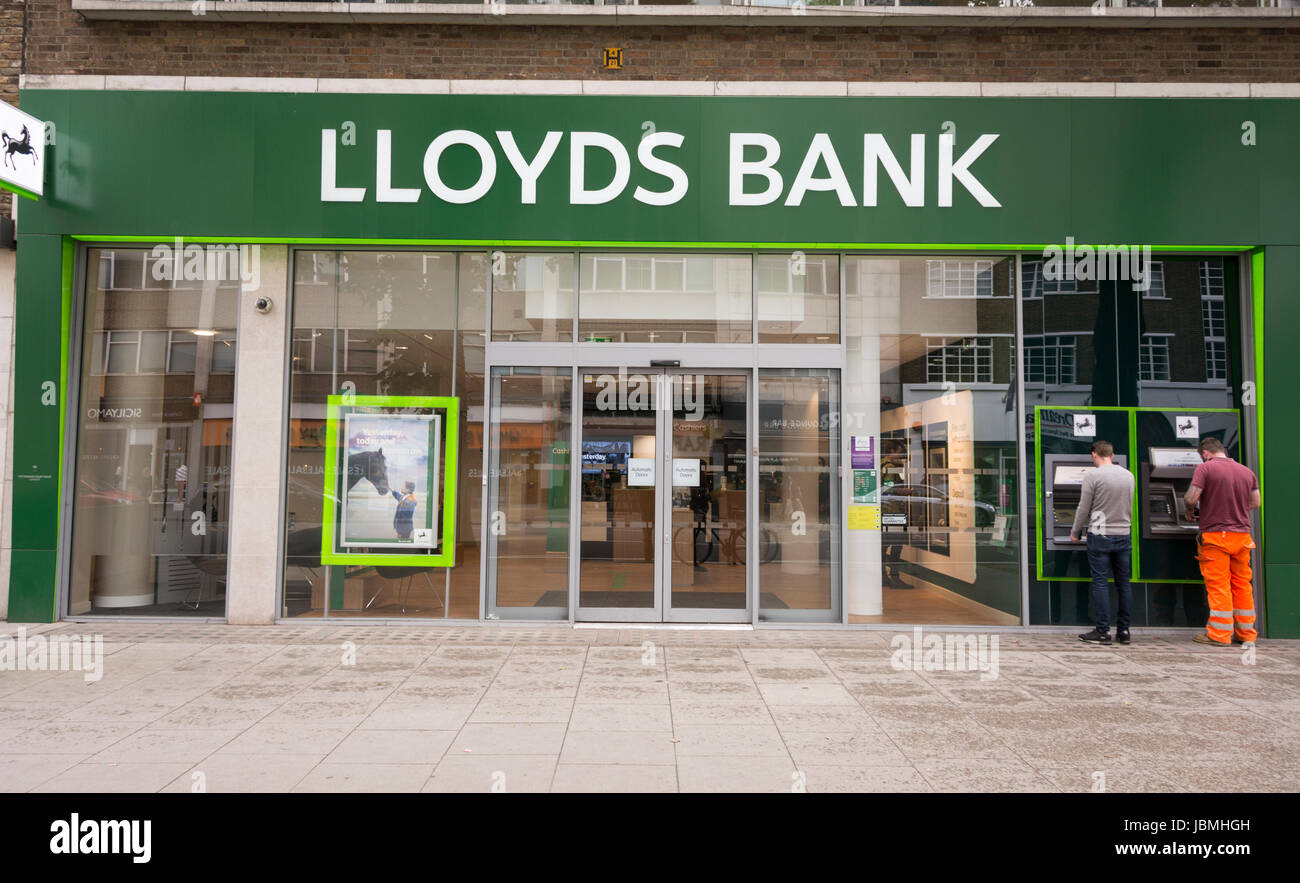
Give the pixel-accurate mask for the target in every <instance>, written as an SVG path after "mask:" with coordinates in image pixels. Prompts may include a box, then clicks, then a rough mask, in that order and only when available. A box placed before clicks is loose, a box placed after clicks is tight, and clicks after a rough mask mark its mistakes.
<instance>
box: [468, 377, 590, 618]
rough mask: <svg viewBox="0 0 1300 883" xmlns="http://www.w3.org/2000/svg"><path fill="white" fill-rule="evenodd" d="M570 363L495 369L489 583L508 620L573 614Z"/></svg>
mask: <svg viewBox="0 0 1300 883" xmlns="http://www.w3.org/2000/svg"><path fill="white" fill-rule="evenodd" d="M570 375H571V371H570V369H568V368H494V369H493V371H492V405H491V418H492V419H491V424H490V426H489V429H488V431H489V433H490V434H491V435H490V437H491V439H492V444H491V447H490V454H489V456H490V457H491V458H492V459H491V461H490V463H491V465H490V467H489V484H488V486H489V492H488V493H489V500H488V508H489V511H490V512H491V513H492V514H491V519H490V523H491V530H490V531H489V534H488V540H489V542H490V544H491V545H490V553H489V555H488V585H489V586H491V587H493V594H492V599H493V602H494V603H493V604H491V609H492V610H493V611H494V612H495V613H496V615H498V616H501V617H502V618H503V619H504V618H520V619H524V618H527V619H531V618H550V619H564V618H566V617H567V616H568V615H569V450H570V447H571V444H572V439H571V435H570V432H571V428H572V419H573V418H572V414H573V402H572V397H573V392H572V386H573V382H572V378H571V376H570Z"/></svg>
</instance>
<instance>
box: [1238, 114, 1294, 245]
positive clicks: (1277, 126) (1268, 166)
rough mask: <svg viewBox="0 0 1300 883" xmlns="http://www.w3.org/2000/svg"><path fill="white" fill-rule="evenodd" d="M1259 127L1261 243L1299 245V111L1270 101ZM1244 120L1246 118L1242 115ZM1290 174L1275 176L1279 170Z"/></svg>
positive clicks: (1257, 131) (1257, 134) (1257, 147)
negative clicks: (1263, 171)
mask: <svg viewBox="0 0 1300 883" xmlns="http://www.w3.org/2000/svg"><path fill="white" fill-rule="evenodd" d="M1257 103H1259V104H1262V105H1263V108H1262V109H1261V112H1260V117H1261V119H1260V120H1258V121H1257V122H1258V126H1257V127H1256V136H1257V138H1256V146H1255V148H1254V149H1255V150H1258V151H1259V158H1258V162H1259V163H1260V167H1261V168H1262V169H1264V170H1266V172H1265V173H1264V174H1261V175H1260V193H1259V202H1260V218H1261V224H1260V229H1261V231H1262V232H1263V237H1262V238H1261V240H1260V242H1261V243H1266V244H1272V243H1288V244H1291V245H1295V244H1296V243H1300V211H1298V210H1297V206H1300V173H1297V169H1300V160H1297V155H1298V154H1300V111H1297V110H1296V108H1295V102H1286V101H1267V102H1257ZM1243 116H1244V114H1243ZM1287 169H1289V170H1290V172H1291V173H1290V174H1286V173H1285V172H1284V173H1283V174H1276V172H1277V171H1279V170H1287Z"/></svg>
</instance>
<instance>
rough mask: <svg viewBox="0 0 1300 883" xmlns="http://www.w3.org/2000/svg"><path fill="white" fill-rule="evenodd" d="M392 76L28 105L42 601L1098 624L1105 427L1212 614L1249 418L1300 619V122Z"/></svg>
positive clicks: (23, 318)
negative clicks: (386, 84)
mask: <svg viewBox="0 0 1300 883" xmlns="http://www.w3.org/2000/svg"><path fill="white" fill-rule="evenodd" d="M213 82H214V83H217V84H218V86H219V84H220V83H221V81H219V80H217V81H213ZM46 85H49V84H46ZM70 85H78V84H77V83H72V84H70ZM443 85H444V87H445V85H446V84H443ZM453 85H457V84H453ZM379 86H382V84H378V85H376V84H374V83H371V84H369V86H368V87H367V90H366V91H364V92H363V91H356V92H350V93H346V94H341V93H325V92H318V91H311V92H288V91H260V92H259V91H235V86H233V85H232V86H230V87H229V91H161V90H160V91H149V90H132V91H113V90H103V89H94V90H88V89H73V88H69V89H59V88H40V89H33V88H28V89H24V90H23V91H22V94H21V106H22V108H23V110H24V111H25V112H27V113H30V114H32V115H34V116H36V117H37V118H38V119H42V120H46V121H48V123H49V126H50V130H51V135H50V136H49V137H48V138H47V140H48V141H49V142H50V143H49V144H48V145H47V146H46V150H47V156H46V162H47V172H46V179H45V184H44V193H43V195H42V196H41V197H40V198H39V199H37V200H35V201H33V200H30V199H24V200H22V204H21V205H20V207H19V211H18V221H17V224H18V226H17V230H18V237H17V238H18V260H17V283H16V285H17V306H16V319H15V322H16V331H15V340H16V344H15V363H14V369H13V371H14V378H13V383H14V393H13V401H14V421H13V429H12V451H13V492H12V495H11V498H10V499H11V511H10V512H9V513H7V517H9V518H10V519H11V523H12V550H11V553H10V561H11V565H10V577H9V585H8V587H7V590H8V613H9V619H10V620H11V621H13V622H49V621H54V620H59V619H65V618H72V619H81V618H94V617H166V618H170V619H175V618H177V617H191V618H193V617H198V618H206V619H217V620H222V619H224V620H228V621H230V622H236V623H273V622H277V621H295V620H303V619H306V620H314V619H324V620H329V619H339V620H346V621H347V622H350V623H352V622H361V621H367V620H390V619H410V620H414V621H423V620H427V619H457V620H461V621H477V622H483V623H491V622H498V621H500V622H507V621H511V620H516V621H518V620H524V621H532V622H558V623H569V622H591V621H594V622H638V623H649V622H689V623H736V624H744V623H751V624H754V625H779V624H788V623H833V624H842V625H847V626H854V625H862V626H869V625H877V624H888V625H910V624H936V625H951V626H969V627H972V628H985V627H1023V626H1050V625H1057V626H1063V627H1064V626H1070V627H1073V626H1078V625H1084V624H1087V623H1089V622H1091V618H1092V612H1091V609H1090V604H1091V601H1090V598H1089V585H1088V581H1087V578H1088V573H1087V564H1086V558H1085V555H1084V552H1083V550H1082V546H1081V545H1079V544H1076V543H1072V542H1071V541H1070V540H1069V536H1068V533H1069V531H1068V525H1069V521H1071V520H1072V516H1073V504H1072V501H1073V500H1074V499H1076V498H1077V489H1078V482H1079V480H1080V478H1081V475H1082V470H1083V469H1086V468H1087V467H1088V466H1089V465H1090V461H1089V460H1088V458H1087V452H1088V450H1089V445H1090V444H1091V442H1092V441H1094V440H1095V439H1099V438H1104V439H1106V440H1109V441H1111V442H1112V443H1113V444H1114V445H1115V448H1116V451H1117V453H1118V454H1119V455H1120V456H1121V457H1122V459H1123V463H1124V465H1125V466H1126V467H1127V468H1129V469H1130V470H1131V471H1132V472H1133V473H1134V476H1135V478H1136V479H1137V485H1138V495H1137V500H1136V501H1135V504H1134V517H1133V524H1132V537H1133V545H1134V569H1135V572H1134V588H1135V604H1134V607H1135V610H1134V625H1135V626H1136V627H1152V628H1154V627H1173V628H1188V629H1193V628H1198V627H1201V626H1203V625H1204V622H1205V618H1206V615H1207V609H1206V604H1205V593H1204V589H1203V586H1202V584H1201V582H1200V580H1199V575H1198V572H1197V570H1196V563H1195V560H1194V557H1193V556H1194V548H1195V533H1196V525H1195V520H1194V518H1193V517H1192V515H1190V514H1189V513H1187V512H1186V511H1185V509H1184V507H1183V504H1182V492H1183V491H1184V490H1185V488H1186V483H1187V480H1188V479H1189V477H1190V471H1191V469H1192V468H1193V467H1194V465H1195V462H1196V459H1195V453H1194V451H1195V446H1196V444H1197V442H1198V440H1199V439H1200V438H1203V437H1206V436H1214V437H1216V438H1219V439H1221V440H1222V441H1223V442H1224V443H1225V445H1227V446H1228V448H1229V451H1230V455H1231V456H1233V457H1235V458H1237V459H1239V460H1241V461H1242V462H1244V463H1246V464H1248V465H1250V466H1251V467H1252V468H1253V469H1255V470H1257V471H1258V473H1259V474H1260V476H1261V482H1262V486H1263V489H1264V491H1263V497H1264V509H1263V511H1262V512H1261V513H1260V514H1259V516H1258V518H1259V520H1258V522H1257V524H1256V529H1257V531H1258V537H1257V540H1258V542H1257V546H1258V551H1257V553H1256V556H1255V587H1256V593H1257V595H1256V598H1257V602H1256V604H1257V608H1258V609H1259V610H1260V619H1261V621H1262V623H1263V627H1262V631H1263V634H1264V635H1265V636H1266V637H1300V557H1297V556H1300V551H1298V549H1300V546H1297V544H1296V543H1293V542H1289V541H1287V539H1286V531H1288V530H1289V526H1290V525H1292V524H1293V523H1295V522H1296V521H1297V520H1298V519H1300V461H1298V460H1297V459H1296V456H1295V450H1296V445H1295V443H1294V439H1295V438H1296V437H1297V433H1300V392H1298V391H1297V386H1296V384H1295V383H1294V382H1293V378H1292V376H1291V375H1292V374H1293V370H1292V367H1291V361H1292V360H1291V358H1290V353H1291V352H1292V344H1291V336H1292V333H1293V329H1295V328H1297V327H1300V282H1298V281H1297V280H1300V210H1297V206H1300V164H1297V163H1296V161H1295V158H1296V156H1297V155H1300V101H1297V100H1295V99H1287V98H1244V97H1243V98H1212V97H1205V98H1196V97H1186V98H1115V97H1108V98H1092V97H1059V98H1030V97H1026V98H975V97H939V96H936V97H902V96H899V97H887V96H877V97H849V96H848V95H847V94H846V95H841V96H837V97H812V96H795V95H789V94H785V95H778V94H773V95H761V94H755V95H748V96H745V97H722V96H720V95H719V94H709V95H682V94H670V93H668V92H667V91H661V90H660V88H659V87H657V86H656V85H655V84H644V85H643V86H637V85H636V84H632V85H631V86H629V87H628V94H623V95H617V96H614V95H607V96H600V95H582V94H558V93H557V94H499V92H500V88H499V84H497V86H495V87H494V88H493V89H488V88H484V89H483V90H482V92H481V94H474V93H475V90H474V88H473V84H458V88H457V89H454V90H452V91H451V92H447V91H446V90H445V89H444V91H443V92H442V93H441V94H434V93H432V92H431V93H429V94H413V93H402V94H399V93H397V92H396V91H394V92H386V91H385V90H384V89H383V88H379ZM213 88H217V87H213ZM242 88H247V85H246V84H245V86H244V87H242ZM267 88H272V87H267ZM717 91H720V90H715V92H717ZM1266 395H1267V398H1266ZM1265 402H1267V403H1268V405H1269V407H1268V411H1267V419H1265Z"/></svg>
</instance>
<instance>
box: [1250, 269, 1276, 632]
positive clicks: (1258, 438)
mask: <svg viewBox="0 0 1300 883" xmlns="http://www.w3.org/2000/svg"><path fill="white" fill-rule="evenodd" d="M1250 309H1251V317H1252V319H1251V332H1252V335H1253V337H1254V338H1255V340H1254V343H1255V371H1254V376H1253V378H1252V379H1253V380H1254V381H1255V459H1256V462H1257V465H1258V467H1259V488H1260V491H1263V489H1264V249H1262V248H1257V249H1255V250H1254V251H1252V252H1251V253H1250ZM1267 504H1268V501H1267V500H1265V499H1264V494H1263V493H1261V494H1260V495H1259V539H1260V545H1263V544H1264V507H1265V506H1266V505H1267ZM1259 565H1260V567H1259V569H1260V571H1261V572H1260V578H1261V580H1265V581H1266V579H1267V577H1266V574H1267V572H1268V568H1267V567H1266V559H1265V558H1264V551H1263V550H1261V551H1260V553H1259ZM1257 595H1258V597H1257V598H1255V606H1256V607H1257V608H1258V615H1257V616H1256V617H1255V621H1256V622H1258V623H1260V624H1261V625H1262V626H1263V627H1264V631H1263V634H1265V635H1266V636H1267V637H1272V635H1271V634H1269V632H1270V630H1269V617H1268V592H1267V590H1265V591H1261V592H1258V593H1257Z"/></svg>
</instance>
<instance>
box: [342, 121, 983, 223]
mask: <svg viewBox="0 0 1300 883" xmlns="http://www.w3.org/2000/svg"><path fill="white" fill-rule="evenodd" d="M492 134H493V135H494V136H495V138H496V145H493V143H492V142H491V141H489V139H488V138H487V137H485V136H484V135H481V134H479V133H477V132H472V131H469V130H466V129H454V130H450V131H446V132H442V133H440V134H438V135H437V136H435V137H434V139H433V140H432V141H431V142H429V144H428V146H427V148H426V149H425V152H424V161H423V174H424V180H425V184H426V186H427V187H428V189H429V191H430V192H431V193H433V195H434V196H435V197H437V198H438V199H440V200H442V201H443V202H447V203H451V204H454V205H466V204H470V203H474V202H477V201H478V200H480V199H482V198H483V197H484V196H486V195H487V194H488V193H489V192H491V190H492V188H493V187H494V186H495V184H496V181H497V168H498V165H499V157H498V154H497V151H498V149H499V150H500V152H501V155H502V156H504V158H505V161H506V163H508V164H509V166H510V168H511V170H512V171H513V172H514V173H515V177H517V178H518V180H519V184H520V187H519V203H520V204H521V205H536V204H537V199H538V196H537V191H538V185H539V182H540V181H541V178H542V176H543V175H544V174H546V173H547V170H548V169H550V168H551V166H552V160H553V159H554V158H555V154H556V153H557V152H558V151H559V149H560V145H561V143H562V142H563V141H564V138H565V133H564V132H559V131H548V132H546V133H545V134H544V136H543V138H542V142H541V144H540V145H539V146H538V147H537V148H536V149H535V151H534V152H533V154H532V156H531V158H530V157H527V156H525V155H524V150H523V149H522V148H521V147H520V146H519V143H518V140H517V138H516V135H515V133H514V132H512V131H509V130H504V129H503V130H496V131H494V132H493V133H492ZM399 137H400V136H398V135H396V134H395V133H394V130H392V129H378V130H376V132H375V167H374V173H375V174H374V180H375V200H376V201H377V202H381V203H387V202H399V203H412V202H418V201H419V200H420V196H421V194H422V190H421V188H419V187H398V186H395V185H394V183H393V177H394V168H393V150H394V140H395V139H396V138H399ZM907 137H908V140H909V152H908V154H907V156H906V160H907V165H906V168H904V164H903V161H902V159H901V158H900V155H899V154H896V153H895V152H894V149H893V148H892V147H891V146H890V144H889V141H888V140H887V139H886V138H885V136H884V135H883V134H881V133H879V132H866V133H864V134H863V135H862V181H861V186H862V193H861V198H862V201H861V203H860V205H862V206H865V207H867V208H873V207H876V206H878V205H879V204H880V185H879V178H880V172H881V170H882V169H883V170H884V172H885V175H887V176H888V178H889V182H890V184H891V185H892V186H893V189H894V190H895V192H897V194H898V197H899V199H901V200H902V202H903V205H905V206H908V207H911V208H924V207H925V205H926V198H927V188H926V158H927V152H926V151H927V147H928V145H930V144H932V143H936V142H931V141H930V140H928V139H927V137H926V135H925V134H923V133H918V132H912V133H908V135H907ZM999 137H1001V136H1000V135H997V134H989V133H986V134H982V135H980V136H979V137H977V138H976V139H975V141H974V143H972V144H970V145H969V146H968V147H966V148H965V149H964V150H963V151H962V152H961V154H960V155H956V154H957V136H956V131H955V128H953V129H952V130H951V131H945V132H944V133H943V134H941V135H939V138H938V141H937V146H936V148H935V150H936V154H935V156H934V160H933V162H934V167H935V168H937V170H938V187H937V192H938V201H937V206H938V207H939V208H951V207H952V205H953V200H954V196H953V190H954V187H953V183H954V182H956V183H957V184H960V185H961V187H962V188H963V189H965V190H966V192H967V193H968V194H969V195H970V196H971V197H973V198H974V199H975V201H976V202H977V203H979V204H980V205H981V206H983V207H985V208H999V207H1001V205H1002V203H1001V202H999V201H998V199H997V198H996V197H995V196H994V195H993V194H992V193H991V192H990V191H989V189H988V188H987V187H985V186H984V184H983V183H982V182H981V181H980V180H979V178H978V177H977V176H976V174H975V172H974V166H975V163H976V161H977V160H978V159H979V158H980V157H981V156H983V155H984V154H985V153H986V152H987V151H988V149H989V148H990V147H991V146H992V145H993V143H994V142H995V141H997V140H998V138H999ZM568 140H569V190H568V202H569V204H570V205H604V204H607V203H609V202H612V201H614V200H615V199H618V198H619V197H620V196H623V195H624V194H625V193H626V192H627V190H628V188H629V186H630V184H631V181H632V172H633V168H632V165H633V157H632V154H631V152H630V151H629V149H628V147H627V145H625V144H624V143H623V142H622V140H620V139H619V138H618V137H616V136H614V135H611V134H609V133H607V132H569V133H568ZM338 141H339V135H338V130H337V129H322V130H321V201H322V202H363V201H364V200H365V198H366V193H367V188H365V187H354V186H344V185H343V184H342V183H340V182H339V180H338V168H337V165H338V162H337V156H338ZM685 144H686V136H685V135H683V134H681V133H680V132H668V131H658V130H653V131H649V132H647V133H644V134H643V135H642V137H641V138H640V139H639V141H638V144H637V149H636V157H635V162H636V163H637V165H639V167H640V168H641V169H642V170H643V171H644V172H648V173H650V174H651V175H655V176H658V177H660V178H663V179H664V180H665V181H667V183H668V185H669V186H668V189H666V190H652V189H650V188H649V187H646V186H643V185H638V186H636V187H635V188H634V189H633V190H632V194H631V195H632V198H633V199H635V200H636V201H638V202H641V203H644V204H646V205H651V206H668V205H674V204H676V203H678V202H681V200H682V199H683V198H684V197H685V196H686V194H687V193H688V192H689V190H690V184H691V182H690V177H689V176H688V175H687V173H686V171H685V169H683V168H682V166H681V165H678V164H677V163H676V162H673V161H672V160H670V159H669V157H668V155H666V152H667V151H669V150H681V149H682V148H683V147H684V146H685ZM411 146H412V147H413V146H414V145H411ZM452 147H468V148H470V149H471V150H473V151H474V152H475V153H476V154H477V159H478V176H477V178H476V179H475V182H474V184H473V185H471V186H469V187H465V188H454V187H450V186H448V185H447V183H446V182H445V181H444V179H443V176H442V167H441V162H442V158H443V153H444V152H446V151H447V150H448V149H449V148H452ZM844 147H845V145H843V144H841V145H840V147H839V148H837V147H836V145H835V143H834V141H833V140H832V138H831V136H830V135H829V134H827V133H825V132H817V133H814V134H813V135H812V136H811V137H810V139H809V141H808V144H807V146H806V148H804V149H803V155H802V159H801V161H800V164H799V170H798V172H797V173H796V174H795V175H794V178H793V180H792V182H791V183H790V185H789V190H788V191H787V189H786V180H785V178H784V177H783V176H782V174H781V172H779V171H778V170H777V168H776V165H777V162H778V161H779V160H780V159H781V154H782V145H781V142H780V141H779V140H778V139H777V137H776V136H775V135H771V134H768V133H766V132H731V133H729V135H728V156H727V169H728V172H727V185H728V186H727V204H728V205H733V206H763V205H771V204H773V203H775V202H777V200H780V199H781V197H782V196H783V195H784V196H785V199H784V204H785V205H787V206H795V207H798V206H802V205H803V204H804V202H805V199H806V197H807V196H808V194H809V193H833V194H834V195H835V198H836V200H837V201H838V202H839V203H840V205H841V206H843V207H845V208H850V207H853V206H856V205H859V203H858V201H857V199H858V195H857V194H856V193H855V192H854V190H853V183H851V182H850V181H849V177H848V175H847V174H846V172H845V169H844V165H843V163H842V162H841V160H840V156H841V153H840V152H839V151H840V150H842V149H844ZM855 149H856V148H855ZM597 152H603V153H604V154H605V155H606V156H607V157H608V158H609V160H612V162H613V167H614V171H613V175H612V176H611V178H610V179H609V180H608V181H600V182H594V181H592V180H590V178H591V176H590V174H589V169H588V160H589V159H590V158H591V157H592V156H595V155H596V154H597ZM602 165H605V167H608V161H605V162H603V163H602ZM398 177H402V175H401V174H399V175H398ZM350 183H357V182H355V181H354V182H350ZM503 186H504V185H503ZM754 188H757V189H754Z"/></svg>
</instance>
